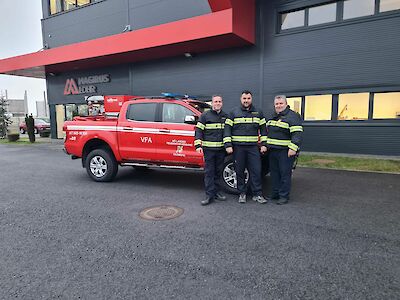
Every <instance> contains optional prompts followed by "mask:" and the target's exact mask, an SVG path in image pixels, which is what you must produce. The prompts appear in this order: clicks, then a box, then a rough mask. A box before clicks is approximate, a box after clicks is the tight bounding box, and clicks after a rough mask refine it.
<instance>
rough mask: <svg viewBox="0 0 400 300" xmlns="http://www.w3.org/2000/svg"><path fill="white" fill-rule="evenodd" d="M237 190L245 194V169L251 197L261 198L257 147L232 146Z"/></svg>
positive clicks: (258, 151)
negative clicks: (247, 174)
mask: <svg viewBox="0 0 400 300" xmlns="http://www.w3.org/2000/svg"><path fill="white" fill-rule="evenodd" d="M233 155H234V158H235V171H236V179H237V189H238V190H239V192H240V193H241V194H245V193H246V189H247V188H246V183H245V173H244V171H245V169H246V168H247V171H248V172H249V185H250V188H251V192H252V194H253V196H262V184H261V156H260V150H259V148H258V145H234V146H233Z"/></svg>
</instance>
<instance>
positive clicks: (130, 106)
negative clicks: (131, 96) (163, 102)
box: [125, 102, 160, 123]
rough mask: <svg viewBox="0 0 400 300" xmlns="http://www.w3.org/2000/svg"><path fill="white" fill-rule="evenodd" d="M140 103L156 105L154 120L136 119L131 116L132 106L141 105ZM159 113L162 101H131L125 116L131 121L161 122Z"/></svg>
mask: <svg viewBox="0 0 400 300" xmlns="http://www.w3.org/2000/svg"><path fill="white" fill-rule="evenodd" d="M140 104H142V105H143V104H145V105H154V106H155V110H154V120H153V121H143V120H134V119H131V118H130V117H129V115H130V111H131V109H132V107H133V106H134V105H140ZM159 115H160V103H155V102H137V103H131V104H129V106H128V109H127V110H126V115H125V118H126V120H127V121H129V122H146V123H155V122H159V121H158V120H159Z"/></svg>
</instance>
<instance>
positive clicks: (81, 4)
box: [76, 0, 90, 6]
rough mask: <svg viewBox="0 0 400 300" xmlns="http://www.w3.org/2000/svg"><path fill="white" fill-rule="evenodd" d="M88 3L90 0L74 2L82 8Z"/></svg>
mask: <svg viewBox="0 0 400 300" xmlns="http://www.w3.org/2000/svg"><path fill="white" fill-rule="evenodd" d="M89 3H90V0H77V1H76V4H77V5H78V6H83V5H86V4H89Z"/></svg>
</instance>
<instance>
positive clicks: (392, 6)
mask: <svg viewBox="0 0 400 300" xmlns="http://www.w3.org/2000/svg"><path fill="white" fill-rule="evenodd" d="M396 9H400V0H380V2H379V12H385V11H391V10H396Z"/></svg>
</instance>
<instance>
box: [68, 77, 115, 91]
mask: <svg viewBox="0 0 400 300" xmlns="http://www.w3.org/2000/svg"><path fill="white" fill-rule="evenodd" d="M110 81H111V78H110V74H103V75H95V76H87V77H79V78H78V79H75V78H69V79H67V81H66V82H65V88H64V95H80V94H94V93H96V92H97V86H96V85H97V84H100V83H108V82H110Z"/></svg>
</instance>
